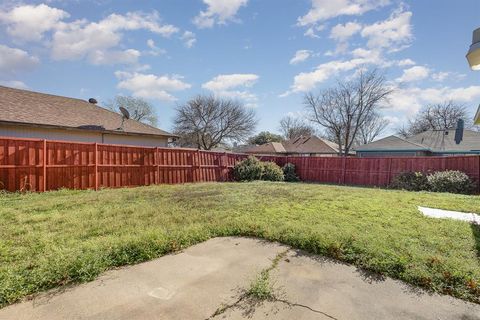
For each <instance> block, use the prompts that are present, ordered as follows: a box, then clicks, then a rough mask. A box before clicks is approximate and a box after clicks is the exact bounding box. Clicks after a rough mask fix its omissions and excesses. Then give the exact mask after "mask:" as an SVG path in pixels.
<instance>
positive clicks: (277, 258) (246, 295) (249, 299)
mask: <svg viewBox="0 0 480 320" xmlns="http://www.w3.org/2000/svg"><path fill="white" fill-rule="evenodd" d="M289 251H290V249H287V250H285V251H283V252H280V253H278V254H277V255H276V256H275V258H274V259H273V260H272V264H271V265H270V266H269V267H268V268H266V269H265V270H263V271H262V272H266V273H267V274H270V271H272V270H274V269H275V268H277V266H278V264H279V262H280V260H281V259H282V258H283V257H285V256H286V255H287V253H288V252H289ZM243 291H244V292H243V293H242V294H241V295H240V297H239V298H238V299H237V300H236V301H235V302H233V303H231V304H227V305H224V306H223V307H220V308H218V309H217V310H215V312H214V313H213V314H212V315H211V316H210V317H208V318H206V319H205V320H211V319H214V318H215V317H217V316H219V315H222V314H224V313H225V312H227V311H228V310H230V309H234V308H236V307H240V305H241V304H242V302H244V301H246V302H247V303H248V304H249V305H250V308H249V309H246V311H245V312H246V314H247V315H248V314H253V312H255V306H256V305H257V304H258V303H261V302H263V301H262V300H259V299H255V298H252V297H250V296H249V293H248V292H247V291H246V290H245V289H244V290H243ZM266 301H269V302H280V303H283V304H286V305H288V306H289V307H291V308H292V307H298V308H304V309H307V310H309V311H311V312H313V313H318V314H321V315H323V316H325V317H327V318H329V319H332V320H339V319H338V318H335V317H334V316H332V315H329V314H328V313H325V312H323V311H320V310H316V309H313V308H312V307H310V306H307V305H304V304H300V303H296V302H291V301H288V300H286V299H281V298H278V297H276V296H272V297H271V298H269V299H266Z"/></svg>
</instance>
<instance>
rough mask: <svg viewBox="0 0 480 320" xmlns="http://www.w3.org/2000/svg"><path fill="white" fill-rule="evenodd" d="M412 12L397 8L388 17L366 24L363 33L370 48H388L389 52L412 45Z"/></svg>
mask: <svg viewBox="0 0 480 320" xmlns="http://www.w3.org/2000/svg"><path fill="white" fill-rule="evenodd" d="M411 17H412V13H411V12H410V11H403V8H400V9H398V10H395V11H394V12H393V13H392V14H391V15H390V17H389V18H388V19H386V20H384V21H380V22H376V23H374V24H371V25H368V26H365V27H364V28H363V30H362V31H361V35H362V37H364V38H367V39H368V41H367V46H368V47H370V48H377V49H379V48H386V49H388V51H389V52H395V51H400V50H402V49H404V48H406V47H408V46H409V45H410V42H411V41H412V39H413V35H412V26H411V24H410V20H411Z"/></svg>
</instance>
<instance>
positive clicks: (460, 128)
mask: <svg viewBox="0 0 480 320" xmlns="http://www.w3.org/2000/svg"><path fill="white" fill-rule="evenodd" d="M463 128H464V122H463V119H458V120H457V127H456V128H455V143H456V144H460V142H462V140H463Z"/></svg>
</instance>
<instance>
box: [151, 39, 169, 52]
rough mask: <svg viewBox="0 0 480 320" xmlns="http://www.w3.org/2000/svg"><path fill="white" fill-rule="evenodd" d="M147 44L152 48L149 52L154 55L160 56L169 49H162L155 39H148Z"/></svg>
mask: <svg viewBox="0 0 480 320" xmlns="http://www.w3.org/2000/svg"><path fill="white" fill-rule="evenodd" d="M147 46H148V47H149V48H150V49H151V50H149V51H148V52H147V53H148V54H149V55H152V56H160V55H163V54H166V53H167V51H166V50H164V49H161V48H159V47H157V46H156V45H155V41H153V39H148V40H147Z"/></svg>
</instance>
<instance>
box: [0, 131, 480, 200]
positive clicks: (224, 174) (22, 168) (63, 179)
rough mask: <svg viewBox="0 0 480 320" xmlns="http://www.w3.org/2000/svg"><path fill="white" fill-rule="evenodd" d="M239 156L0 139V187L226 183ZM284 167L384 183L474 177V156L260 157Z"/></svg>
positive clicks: (305, 174) (325, 177)
mask: <svg viewBox="0 0 480 320" xmlns="http://www.w3.org/2000/svg"><path fill="white" fill-rule="evenodd" d="M244 158H246V155H243V154H232V153H221V152H207V151H198V150H191V149H173V148H148V147H132V146H122V145H107V144H96V143H77V142H65V141H49V140H34V139H13V138H0V190H2V189H4V190H8V191H18V190H24V191H27V190H29V191H47V190H56V189H59V188H68V189H98V188H103V187H107V188H116V187H127V186H142V185H150V184H174V183H185V182H202V181H230V180H231V168H232V167H233V166H234V164H235V163H236V162H237V161H239V160H242V159H244ZM259 158H261V160H264V161H274V162H276V163H277V164H279V165H284V164H285V163H287V162H291V163H293V164H295V165H296V167H297V173H298V175H299V176H300V178H301V180H303V181H311V182H324V183H333V184H351V185H365V186H386V185H388V184H389V183H390V181H391V180H392V179H393V178H394V177H395V175H397V174H398V173H400V172H404V171H423V172H428V171H438V170H446V169H453V170H460V171H464V172H465V173H467V174H468V175H469V176H470V177H472V178H473V179H474V180H475V181H477V182H478V181H479V180H480V156H461V157H412V158H406V157H399V158H340V157H284V156H278V157H276V156H262V157H259Z"/></svg>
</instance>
